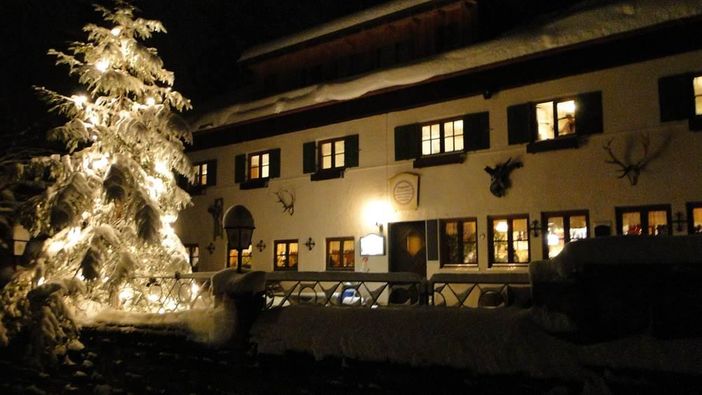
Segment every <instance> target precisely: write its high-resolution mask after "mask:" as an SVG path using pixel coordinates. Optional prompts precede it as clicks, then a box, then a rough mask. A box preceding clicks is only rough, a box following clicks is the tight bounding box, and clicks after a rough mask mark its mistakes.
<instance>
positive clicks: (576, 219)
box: [541, 210, 590, 258]
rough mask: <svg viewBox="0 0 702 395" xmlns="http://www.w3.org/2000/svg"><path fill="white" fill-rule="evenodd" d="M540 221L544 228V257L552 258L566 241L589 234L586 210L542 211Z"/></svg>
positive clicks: (584, 237)
mask: <svg viewBox="0 0 702 395" xmlns="http://www.w3.org/2000/svg"><path fill="white" fill-rule="evenodd" d="M541 223H542V224H543V225H544V227H545V228H546V229H545V232H544V233H545V234H544V237H543V243H544V255H543V256H544V258H553V257H555V256H556V255H558V254H559V253H560V252H561V250H562V249H563V247H564V246H565V245H566V243H569V242H570V241H572V240H577V239H586V238H587V237H588V236H589V229H590V220H589V216H588V212H587V210H577V211H562V212H548V213H542V214H541Z"/></svg>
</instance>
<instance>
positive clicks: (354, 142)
mask: <svg viewBox="0 0 702 395" xmlns="http://www.w3.org/2000/svg"><path fill="white" fill-rule="evenodd" d="M356 166H358V135H357V134H354V135H351V136H346V137H344V167H356Z"/></svg>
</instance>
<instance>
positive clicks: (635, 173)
mask: <svg viewBox="0 0 702 395" xmlns="http://www.w3.org/2000/svg"><path fill="white" fill-rule="evenodd" d="M639 136H640V140H641V146H642V147H643V157H642V158H641V159H640V160H639V161H638V162H636V163H629V162H628V161H627V162H626V163H625V162H623V161H622V160H620V159H618V158H617V156H616V155H615V154H614V152H612V141H614V139H609V141H608V142H607V144H605V145H603V146H602V148H603V149H604V150H605V151H607V153H608V154H609V157H610V158H611V159H609V160H606V161H605V163H610V164H613V165H617V166H619V170H618V171H619V172H620V173H621V174H620V175H619V176H618V177H617V178H624V177H627V178H628V179H629V182H630V183H631V185H636V183H637V182H638V181H639V175H640V174H641V171H643V170H644V169H645V168H646V165H648V163H649V162H650V161H651V160H653V159H654V158H655V157H656V156H658V155H657V154H658V153H656V154H655V155H651V154H649V146H650V145H651V141H650V138H649V136H648V134H641V135H639Z"/></svg>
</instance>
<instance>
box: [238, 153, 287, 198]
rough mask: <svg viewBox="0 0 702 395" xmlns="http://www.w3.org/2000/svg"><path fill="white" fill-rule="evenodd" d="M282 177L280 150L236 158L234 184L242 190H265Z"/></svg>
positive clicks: (241, 155)
mask: <svg viewBox="0 0 702 395" xmlns="http://www.w3.org/2000/svg"><path fill="white" fill-rule="evenodd" d="M276 177H280V149H279V148H277V149H272V150H267V151H260V152H254V153H250V154H240V155H237V156H236V157H235V158H234V182H236V183H237V184H239V188H240V189H253V188H263V187H266V186H268V180H269V179H271V178H276Z"/></svg>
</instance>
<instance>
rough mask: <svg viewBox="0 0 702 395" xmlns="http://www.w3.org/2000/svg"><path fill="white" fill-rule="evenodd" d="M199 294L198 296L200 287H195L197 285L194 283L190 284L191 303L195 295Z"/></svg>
mask: <svg viewBox="0 0 702 395" xmlns="http://www.w3.org/2000/svg"><path fill="white" fill-rule="evenodd" d="M199 294H200V286H199V285H197V283H195V282H193V283H192V284H190V298H191V301H192V300H195V298H196V297H197V295H199Z"/></svg>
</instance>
